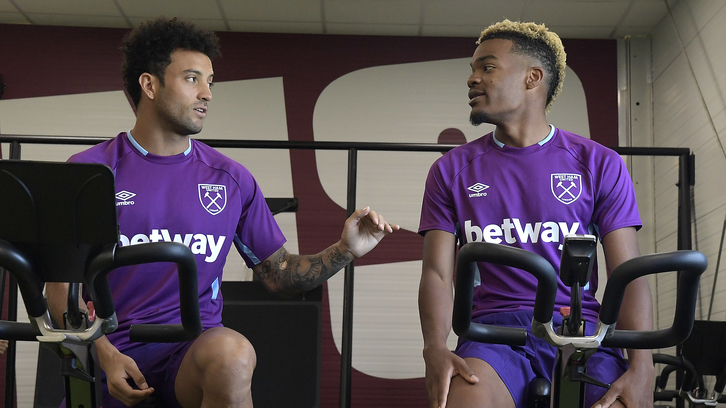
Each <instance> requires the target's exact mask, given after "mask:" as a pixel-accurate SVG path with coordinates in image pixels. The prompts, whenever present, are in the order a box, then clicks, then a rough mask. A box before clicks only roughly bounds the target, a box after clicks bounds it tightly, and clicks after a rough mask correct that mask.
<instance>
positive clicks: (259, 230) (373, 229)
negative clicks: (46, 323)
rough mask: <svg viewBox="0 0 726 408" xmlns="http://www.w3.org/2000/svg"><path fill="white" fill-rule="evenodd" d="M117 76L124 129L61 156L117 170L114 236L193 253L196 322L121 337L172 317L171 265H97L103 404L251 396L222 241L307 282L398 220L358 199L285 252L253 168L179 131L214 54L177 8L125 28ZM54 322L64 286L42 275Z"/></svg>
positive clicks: (250, 360) (274, 273) (193, 121)
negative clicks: (108, 311) (126, 113)
mask: <svg viewBox="0 0 726 408" xmlns="http://www.w3.org/2000/svg"><path fill="white" fill-rule="evenodd" d="M123 51H124V55H125V61H124V65H123V76H124V83H125V86H126V90H127V91H128V94H129V95H130V97H131V99H132V100H133V102H134V104H135V106H136V123H135V125H134V127H133V129H131V130H130V131H128V132H122V133H120V134H119V135H118V136H117V137H116V138H114V139H112V140H110V141H108V142H104V143H101V144H100V145H97V146H95V147H93V148H91V149H88V150H86V151H84V152H81V153H79V154H77V155H74V156H73V157H71V159H70V161H73V162H91V163H102V164H106V165H108V166H109V167H110V168H111V169H112V170H113V171H114V174H115V176H116V189H117V191H118V192H119V194H121V193H123V196H122V197H121V198H118V196H119V195H118V194H117V198H118V199H119V200H120V201H118V202H117V209H118V220H119V232H120V244H121V245H135V244H139V243H144V242H159V241H177V242H183V243H184V244H185V245H188V246H189V247H190V249H191V251H192V253H194V254H195V256H196V261H197V269H198V274H199V285H198V286H199V293H200V296H199V305H200V315H201V318H202V323H203V328H204V331H203V333H202V334H201V335H200V336H199V337H198V338H197V339H196V340H194V341H190V342H186V343H172V344H163V343H159V344H146V343H131V342H130V341H129V327H130V326H131V325H132V324H136V323H152V324H170V323H179V322H180V316H179V293H178V283H177V279H176V267H175V266H174V265H173V264H167V263H157V264H146V265H137V266H130V267H124V268H120V269H117V270H115V271H113V272H112V273H111V274H109V275H108V279H109V283H110V285H111V290H112V293H113V299H114V303H115V305H116V313H117V318H118V323H119V328H118V330H116V331H115V332H113V333H110V334H108V335H107V336H105V337H102V338H100V339H98V340H96V346H97V350H98V359H99V363H100V366H101V368H102V369H103V372H104V380H103V382H104V401H103V406H104V407H105V408H110V407H119V406H122V404H123V405H127V406H131V405H134V404H136V403H138V402H140V401H142V400H144V399H146V398H147V397H149V396H151V395H152V394H153V395H154V396H155V398H157V399H160V400H161V401H162V402H163V404H164V405H165V406H166V407H183V408H192V407H252V396H251V395H250V386H251V381H252V373H253V370H254V368H255V364H256V355H255V350H254V348H253V346H252V344H250V342H249V341H248V340H247V339H246V338H245V337H244V336H243V335H242V334H240V333H237V332H236V331H234V330H231V329H228V328H225V327H222V322H221V320H222V295H221V294H220V293H219V288H220V286H221V281H222V270H223V267H224V263H225V260H226V257H227V253H228V252H229V250H230V248H231V246H232V244H233V243H234V245H235V246H236V248H237V250H238V251H239V253H240V254H241V256H242V257H243V258H244V260H245V262H246V264H247V265H248V266H249V267H250V268H252V269H253V271H254V273H255V274H256V275H257V276H258V277H259V278H260V280H261V281H262V282H263V283H264V284H265V285H266V286H267V287H268V289H270V290H271V291H273V292H276V293H280V294H283V295H285V294H291V293H295V292H301V291H306V290H310V289H312V288H314V287H316V286H318V285H320V284H321V283H322V282H324V281H325V280H326V279H328V278H329V277H331V276H332V275H333V274H335V273H336V272H337V271H339V270H340V269H341V268H342V267H344V266H345V265H347V264H348V263H350V262H351V261H352V260H353V259H354V258H356V257H360V256H362V255H364V254H365V253H367V252H368V251H370V250H371V249H372V248H373V247H375V245H376V244H377V243H378V242H379V241H380V240H381V239H382V238H383V237H384V236H385V235H386V234H389V233H392V232H393V231H394V230H397V229H398V226H397V225H393V226H391V225H389V224H388V223H387V222H386V221H385V220H384V218H383V217H382V216H380V215H379V214H377V213H376V212H375V211H373V210H371V209H370V208H369V207H366V208H364V209H361V210H358V211H356V212H355V213H354V214H353V215H352V216H351V217H350V218H348V219H347V220H346V221H345V225H344V228H343V233H342V236H341V239H340V240H339V241H338V242H336V243H335V244H333V245H331V246H330V247H328V248H326V249H325V250H323V251H322V252H320V253H318V254H315V255H294V254H290V253H288V252H287V250H286V249H285V247H284V246H283V244H284V242H285V237H284V236H283V235H282V232H281V231H280V229H279V227H278V226H277V224H276V222H275V220H274V218H273V217H272V214H271V213H270V211H269V209H268V208H267V205H266V202H265V199H264V197H263V195H262V192H261V190H260V187H259V186H258V185H257V183H256V182H255V179H254V178H253V177H252V175H251V174H250V173H249V171H248V170H247V169H246V168H244V167H243V166H242V165H240V164H239V163H237V162H235V161H233V160H231V159H229V158H227V157H225V156H223V155H222V154H220V153H219V152H217V151H216V150H214V149H211V148H209V147H208V146H206V145H205V144H203V143H200V142H198V141H196V140H193V139H191V138H190V136H191V135H194V134H197V133H199V132H200V131H201V130H202V125H203V123H204V119H205V117H206V116H207V110H208V109H209V106H210V102H211V101H212V91H211V88H212V82H213V78H214V71H213V69H212V62H211V59H212V58H214V57H216V56H218V55H219V46H218V41H217V38H216V36H215V35H214V34H212V33H210V32H206V31H202V30H199V29H197V28H195V27H194V26H193V25H192V24H189V23H185V22H181V21H177V20H176V19H172V20H166V19H157V20H154V21H149V22H147V23H144V24H142V25H141V26H139V27H138V28H137V29H135V30H133V31H132V32H131V33H130V35H129V36H128V37H127V38H125V40H124V43H123ZM47 293H48V299H49V304H50V307H51V310H53V314H54V317H56V320H58V321H62V315H63V311H64V309H65V299H66V296H67V285H64V284H55V285H53V284H49V286H48V291H47Z"/></svg>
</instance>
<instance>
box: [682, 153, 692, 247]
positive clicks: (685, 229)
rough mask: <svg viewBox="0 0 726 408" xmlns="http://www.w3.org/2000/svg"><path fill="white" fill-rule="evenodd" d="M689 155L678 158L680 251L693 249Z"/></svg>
mask: <svg viewBox="0 0 726 408" xmlns="http://www.w3.org/2000/svg"><path fill="white" fill-rule="evenodd" d="M694 159H695V158H694V157H693V156H692V155H691V154H689V153H683V154H681V155H680V156H678V249H691V247H692V245H693V243H692V242H691V184H692V182H693V181H694V180H693V175H692V174H691V173H692V168H691V164H692V161H693V160H694Z"/></svg>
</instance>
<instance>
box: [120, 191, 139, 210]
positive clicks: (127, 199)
mask: <svg viewBox="0 0 726 408" xmlns="http://www.w3.org/2000/svg"><path fill="white" fill-rule="evenodd" d="M134 197H136V193H132V192H130V191H126V190H121V191H119V192H118V193H116V199H117V200H121V201H117V202H116V207H118V206H120V205H134V202H133V201H131V199H132V198H134Z"/></svg>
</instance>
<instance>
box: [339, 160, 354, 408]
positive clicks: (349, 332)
mask: <svg viewBox="0 0 726 408" xmlns="http://www.w3.org/2000/svg"><path fill="white" fill-rule="evenodd" d="M357 179H358V151H357V150H356V149H354V148H352V149H349V150H348V200H347V201H348V202H347V204H346V206H347V209H346V214H347V216H346V218H347V217H350V216H351V215H352V214H353V213H354V212H355V208H356V207H355V205H356V190H357V186H356V182H357ZM354 263H355V261H353V262H351V263H349V264H348V265H347V266H346V267H345V280H344V282H343V340H342V344H341V347H340V408H349V407H350V402H351V395H350V392H351V379H352V375H351V373H352V371H353V295H354V285H353V283H354V280H355V279H354V278H355V274H354V271H355V265H354Z"/></svg>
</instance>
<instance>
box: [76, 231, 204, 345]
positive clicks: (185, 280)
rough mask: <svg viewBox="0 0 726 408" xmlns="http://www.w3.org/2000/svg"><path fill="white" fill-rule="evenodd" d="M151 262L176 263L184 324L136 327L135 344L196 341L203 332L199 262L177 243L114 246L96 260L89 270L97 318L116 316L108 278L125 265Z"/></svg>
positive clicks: (134, 333) (131, 332) (95, 258)
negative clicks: (137, 342) (94, 293)
mask: <svg viewBox="0 0 726 408" xmlns="http://www.w3.org/2000/svg"><path fill="white" fill-rule="evenodd" d="M151 262H174V263H176V265H177V270H178V274H179V298H180V300H181V304H180V310H181V320H182V324H135V325H132V326H131V329H130V334H129V337H130V339H131V341H139V342H150V343H151V342H153V343H173V342H178V341H186V340H192V339H195V338H196V337H198V336H199V334H201V332H202V321H201V319H200V317H199V291H198V280H197V263H196V260H195V259H194V255H193V254H192V252H191V251H190V250H189V248H188V247H186V246H185V245H183V244H181V243H177V242H152V243H146V244H142V245H131V246H123V247H118V246H115V245H113V246H112V247H107V248H105V249H104V250H103V251H101V253H99V254H98V255H97V256H96V257H94V259H93V260H92V261H91V263H90V265H89V267H88V270H87V275H86V279H87V280H88V281H89V282H93V289H94V290H95V292H96V296H94V298H95V299H96V300H95V302H97V303H94V306H95V308H96V315H97V316H99V317H101V318H108V317H111V316H112V315H113V314H114V313H115V310H114V306H113V299H112V297H111V288H110V286H109V283H108V279H105V278H106V276H107V275H108V273H109V272H111V271H112V270H114V269H116V268H120V267H123V266H130V265H137V264H143V263H151ZM99 277H103V278H104V279H99Z"/></svg>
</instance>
